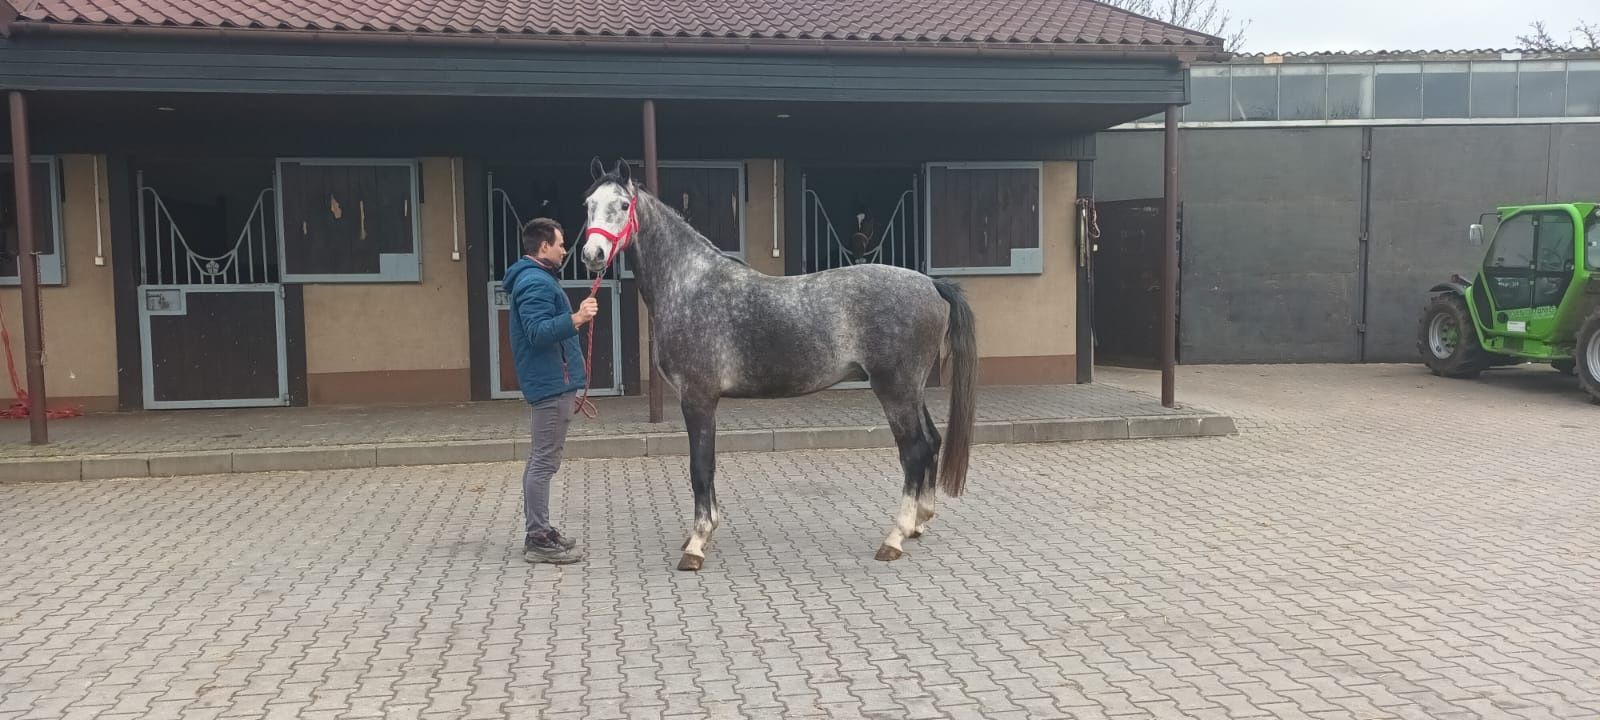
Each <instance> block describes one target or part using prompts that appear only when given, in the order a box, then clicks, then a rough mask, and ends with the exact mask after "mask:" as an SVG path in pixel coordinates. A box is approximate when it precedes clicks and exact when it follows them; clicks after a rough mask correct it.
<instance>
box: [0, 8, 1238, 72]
mask: <svg viewBox="0 0 1600 720" xmlns="http://www.w3.org/2000/svg"><path fill="white" fill-rule="evenodd" d="M7 7H9V5H8V4H7V0H0V20H5V19H6V17H5V14H4V13H5V8H7ZM15 17H16V13H15V11H14V10H13V11H12V12H11V17H10V21H9V22H6V23H4V32H3V33H0V34H3V35H6V36H13V35H38V36H50V37H99V38H112V37H115V38H126V39H136V38H150V39H157V38H160V39H178V40H183V39H187V40H205V39H211V40H244V41H250V42H257V41H260V42H274V41H277V42H288V43H302V44H304V43H324V44H328V45H388V46H414V47H494V46H505V47H517V48H527V49H540V50H566V51H578V52H582V51H590V52H608V53H619V52H642V53H678V52H682V53H694V54H732V55H764V54H772V55H858V56H896V55H898V56H945V57H990V58H1008V57H1009V58H1061V59H1074V60H1134V61H1151V62H1159V61H1167V62H1178V63H1184V64H1187V63H1193V62H1221V61H1225V60H1227V59H1229V58H1230V57H1232V53H1229V52H1227V51H1225V50H1223V49H1222V48H1220V47H1217V46H1208V45H1172V44H1147V45H1138V44H1132V43H1118V44H1113V43H1004V44H1002V43H975V42H959V41H894V40H806V39H792V38H756V39H746V38H720V37H679V36H597V35H537V34H531V33H530V34H511V33H454V34H452V33H417V32H394V31H360V32H355V31H307V30H289V29H270V28H259V29H258V28H190V27H166V26H151V25H89V24H66V23H51V22H33V21H18V20H15Z"/></svg>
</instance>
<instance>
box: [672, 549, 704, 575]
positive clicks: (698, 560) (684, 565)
mask: <svg viewBox="0 0 1600 720" xmlns="http://www.w3.org/2000/svg"><path fill="white" fill-rule="evenodd" d="M705 563H706V559H705V558H703V557H700V556H699V555H690V554H688V553H684V554H683V557H682V558H680V559H679V560H678V569H679V570H686V571H688V572H699V571H700V568H701V566H703V565H705Z"/></svg>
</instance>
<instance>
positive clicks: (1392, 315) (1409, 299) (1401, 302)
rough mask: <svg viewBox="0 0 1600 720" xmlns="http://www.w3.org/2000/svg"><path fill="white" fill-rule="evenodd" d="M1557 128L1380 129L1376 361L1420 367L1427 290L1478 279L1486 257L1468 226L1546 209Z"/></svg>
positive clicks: (1375, 203) (1371, 323)
mask: <svg viewBox="0 0 1600 720" xmlns="http://www.w3.org/2000/svg"><path fill="white" fill-rule="evenodd" d="M1550 136H1551V127H1550V126H1548V125H1508V126H1498V125H1496V126H1490V125H1471V126H1422V127H1380V128H1374V129H1373V131H1372V254H1371V267H1370V274H1369V277H1370V278H1371V280H1372V282H1371V286H1370V288H1369V291H1368V292H1369V295H1368V300H1367V357H1366V360H1367V361H1369V362H1413V361H1416V360H1417V341H1416V338H1417V316H1418V313H1420V312H1421V311H1422V305H1423V303H1424V302H1425V301H1426V299H1427V297H1428V288H1430V287H1432V286H1433V285H1435V284H1436V283H1439V282H1443V281H1445V280H1447V279H1449V277H1450V273H1452V272H1460V273H1462V274H1463V275H1466V276H1468V277H1471V275H1472V273H1471V270H1472V269H1473V268H1474V267H1476V266H1477V265H1478V264H1479V262H1481V260H1482V258H1483V248H1482V247H1473V246H1472V245H1471V244H1469V243H1468V242H1467V225H1469V224H1471V223H1474V222H1477V220H1478V216H1479V214H1481V213H1486V212H1493V211H1494V209H1495V207H1497V206H1499V205H1514V204H1523V203H1535V202H1544V201H1545V200H1546V198H1547V189H1548V184H1549V175H1550Z"/></svg>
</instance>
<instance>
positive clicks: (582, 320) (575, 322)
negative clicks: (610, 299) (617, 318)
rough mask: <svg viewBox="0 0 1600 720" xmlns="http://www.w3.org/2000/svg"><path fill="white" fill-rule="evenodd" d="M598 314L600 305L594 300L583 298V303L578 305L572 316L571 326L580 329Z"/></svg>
mask: <svg viewBox="0 0 1600 720" xmlns="http://www.w3.org/2000/svg"><path fill="white" fill-rule="evenodd" d="M599 313H600V303H599V302H598V301H596V300H595V299H594V298H584V299H583V302H581V303H579V304H578V311H577V312H575V313H573V314H572V326H573V327H575V328H581V327H583V326H584V324H586V323H588V322H589V321H590V320H593V319H594V316H595V315H597V314H599Z"/></svg>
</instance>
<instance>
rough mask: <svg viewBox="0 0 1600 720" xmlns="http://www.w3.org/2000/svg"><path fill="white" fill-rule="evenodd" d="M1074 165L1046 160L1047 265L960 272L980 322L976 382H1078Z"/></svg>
mask: <svg viewBox="0 0 1600 720" xmlns="http://www.w3.org/2000/svg"><path fill="white" fill-rule="evenodd" d="M1077 197H1078V164H1077V163H1075V162H1046V163H1045V164H1044V189H1043V192H1042V193H1041V194H1040V205H1041V207H1040V211H1041V212H1042V213H1044V218H1043V220H1044V234H1043V235H1042V236H1041V237H1040V247H1041V248H1042V250H1043V252H1044V272H1043V273H1042V274H1039V275H992V276H961V277H957V278H954V279H955V280H956V281H957V282H959V283H960V284H961V286H962V287H964V288H966V291H967V300H968V301H969V302H970V303H971V304H972V311H973V314H975V315H976V316H977V321H978V357H979V358H980V359H979V361H978V382H979V383H980V384H983V385H1042V384H1057V383H1072V382H1076V381H1077V352H1078V340H1077V318H1078V270H1077V234H1078V229H1077V223H1076V221H1075V219H1074V208H1075V203H1076V200H1077Z"/></svg>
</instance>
